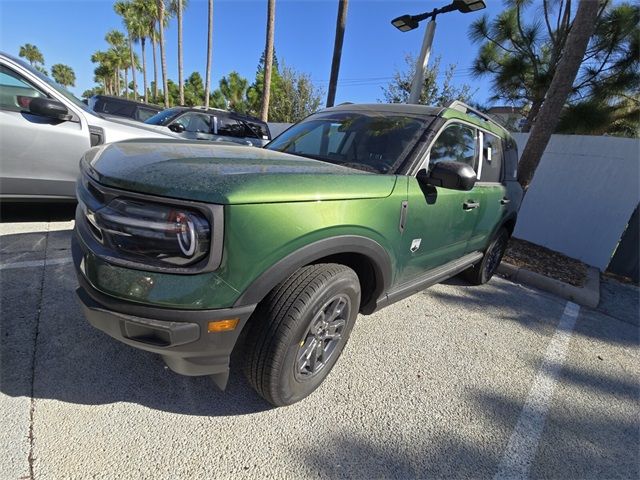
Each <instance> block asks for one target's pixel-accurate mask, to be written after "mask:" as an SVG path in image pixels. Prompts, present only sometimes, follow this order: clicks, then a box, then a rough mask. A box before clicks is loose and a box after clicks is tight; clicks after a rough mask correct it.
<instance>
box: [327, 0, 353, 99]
mask: <svg viewBox="0 0 640 480" xmlns="http://www.w3.org/2000/svg"><path fill="white" fill-rule="evenodd" d="M348 6H349V0H340V2H339V3H338V17H337V19H336V39H335V43H334V44H333V60H332V61H331V76H330V77H329V93H328V94H327V107H333V103H334V102H335V101H336V88H337V87H338V73H339V72H340V58H341V57H342V42H343V40H344V27H345V25H346V23H347V7H348Z"/></svg>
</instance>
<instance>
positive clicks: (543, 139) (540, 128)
mask: <svg viewBox="0 0 640 480" xmlns="http://www.w3.org/2000/svg"><path fill="white" fill-rule="evenodd" d="M599 8H600V2H599V1H597V2H596V1H593V0H580V3H579V4H578V11H577V12H576V16H575V18H574V20H573V24H572V25H571V30H570V31H569V35H568V37H567V43H566V44H565V47H564V51H563V52H562V56H561V57H560V61H559V62H558V66H557V67H556V71H555V73H554V75H553V79H552V80H551V85H549V90H548V91H547V95H546V96H545V99H544V103H543V104H542V107H540V112H539V113H538V118H537V120H536V122H535V123H534V124H533V128H532V129H531V133H530V134H529V140H527V144H526V145H525V147H524V151H523V152H522V157H521V158H520V163H519V165H518V182H520V185H522V188H523V189H524V190H525V192H526V191H527V189H528V188H529V185H530V183H531V180H532V179H533V175H534V173H535V171H536V168H537V167H538V164H539V163H540V158H542V154H543V153H544V149H545V148H546V147H547V144H548V143H549V139H550V138H551V135H552V134H553V131H554V130H555V128H556V126H557V124H558V120H559V118H560V113H561V112H562V108H563V107H564V104H565V102H566V101H567V97H568V96H569V93H571V88H572V87H573V82H574V81H575V79H576V75H577V74H578V70H579V69H580V65H581V63H582V59H583V58H584V52H585V51H586V50H587V45H588V44H589V39H590V38H591V35H592V34H593V30H594V29H595V25H596V19H597V17H598V10H599Z"/></svg>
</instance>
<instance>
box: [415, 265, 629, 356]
mask: <svg viewBox="0 0 640 480" xmlns="http://www.w3.org/2000/svg"><path fill="white" fill-rule="evenodd" d="M442 283H443V284H445V285H450V286H455V287H456V288H455V289H449V290H447V291H446V292H445V291H442V290H441V289H440V290H436V289H431V290H427V291H425V293H424V294H426V295H430V296H433V297H435V298H438V299H440V300H442V301H444V302H449V303H450V304H451V305H458V306H462V307H465V306H466V307H469V308H474V307H477V306H478V305H487V306H488V307H487V308H491V309H492V310H495V311H496V312H499V318H500V320H507V321H512V322H516V323H518V324H519V325H522V326H523V327H526V328H528V329H532V330H536V331H544V330H549V329H555V326H556V325H555V323H550V322H548V321H544V320H542V319H541V315H540V314H539V313H540V310H539V309H542V308H545V307H546V306H547V305H549V304H550V303H556V304H558V305H562V304H564V303H566V302H567V300H565V299H562V298H560V297H556V296H554V295H552V294H548V293H545V292H542V291H539V290H535V289H532V288H529V287H523V286H521V285H518V284H513V283H511V282H510V281H508V280H505V279H503V278H502V277H500V276H497V275H496V276H495V277H494V279H492V280H491V282H490V283H489V285H490V286H491V288H490V289H487V288H479V287H477V286H476V285H471V284H469V283H468V282H466V281H465V280H464V279H462V278H461V277H459V276H456V277H453V278H451V279H449V280H446V281H444V282H442ZM516 289H517V290H518V291H519V292H522V293H524V294H517V295H514V293H515V291H516ZM610 295H612V294H610ZM613 298H616V297H615V296H614V297H613ZM602 314H604V315H607V316H609V317H612V318H611V319H610V320H609V321H606V322H603V321H602V318H603V317H602ZM635 315H636V316H637V309H636V313H635ZM580 318H581V319H582V320H581V321H579V322H578V323H577V324H576V326H575V330H574V333H575V334H578V335H582V336H585V337H590V338H594V339H599V340H603V341H606V342H608V343H617V344H621V345H625V346H635V345H638V343H639V342H640V331H639V330H638V328H637V320H635V321H631V320H630V319H629V313H628V312H627V311H626V309H623V308H622V307H621V306H620V305H618V306H616V305H613V304H612V302H610V301H609V302H607V304H606V306H605V304H604V302H601V305H599V306H598V307H597V308H596V309H590V308H588V307H584V306H583V307H580ZM613 319H615V320H618V321H611V320H613ZM552 320H553V322H555V321H556V320H557V319H554V318H552Z"/></svg>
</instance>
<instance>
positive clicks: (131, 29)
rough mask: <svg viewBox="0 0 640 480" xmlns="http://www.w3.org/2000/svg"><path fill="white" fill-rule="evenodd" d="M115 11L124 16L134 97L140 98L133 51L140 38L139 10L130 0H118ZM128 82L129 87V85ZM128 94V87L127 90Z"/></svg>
mask: <svg viewBox="0 0 640 480" xmlns="http://www.w3.org/2000/svg"><path fill="white" fill-rule="evenodd" d="M113 9H114V10H115V12H116V13H117V14H118V15H120V16H121V17H122V23H123V24H124V26H125V28H126V29H127V39H128V43H129V57H130V58H129V66H130V67H131V77H132V79H133V99H134V100H137V99H138V84H137V82H136V61H135V59H134V53H133V45H132V43H133V41H137V40H138V39H139V30H140V26H139V21H138V18H137V12H136V11H135V6H134V5H133V4H132V3H131V2H129V1H118V2H116V3H115V5H114V6H113ZM128 85H129V84H128V83H127V87H128ZM125 92H127V97H128V96H129V95H128V89H127V90H125Z"/></svg>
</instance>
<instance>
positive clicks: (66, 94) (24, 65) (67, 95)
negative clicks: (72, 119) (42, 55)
mask: <svg viewBox="0 0 640 480" xmlns="http://www.w3.org/2000/svg"><path fill="white" fill-rule="evenodd" d="M11 60H12V61H14V62H16V63H19V64H20V66H21V67H22V68H25V69H27V70H29V73H31V74H32V75H33V76H35V77H38V79H39V80H42V81H43V82H45V83H46V84H47V85H49V86H50V87H51V88H53V89H54V90H55V91H56V92H58V93H59V94H60V95H62V96H63V97H65V98H66V99H67V100H69V101H71V102H72V103H73V104H74V105H75V106H76V107H79V108H81V109H82V110H84V111H85V112H89V111H91V110H90V109H89V107H87V105H85V104H84V103H83V102H82V100H80V99H79V98H77V97H76V96H75V95H74V94H73V93H71V92H70V91H69V90H67V89H66V88H64V87H63V86H62V85H60V84H58V83H56V82H54V81H53V80H51V79H50V78H49V77H47V76H46V75H45V74H43V73H42V72H39V71H38V70H36V69H35V68H33V67H32V66H31V65H29V64H28V63H26V62H23V61H22V60H20V59H19V58H13V57H11Z"/></svg>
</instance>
